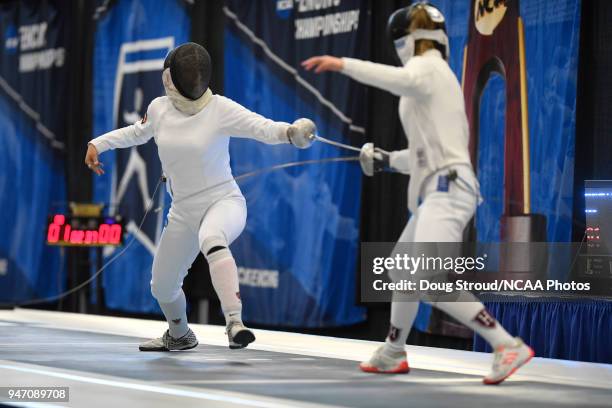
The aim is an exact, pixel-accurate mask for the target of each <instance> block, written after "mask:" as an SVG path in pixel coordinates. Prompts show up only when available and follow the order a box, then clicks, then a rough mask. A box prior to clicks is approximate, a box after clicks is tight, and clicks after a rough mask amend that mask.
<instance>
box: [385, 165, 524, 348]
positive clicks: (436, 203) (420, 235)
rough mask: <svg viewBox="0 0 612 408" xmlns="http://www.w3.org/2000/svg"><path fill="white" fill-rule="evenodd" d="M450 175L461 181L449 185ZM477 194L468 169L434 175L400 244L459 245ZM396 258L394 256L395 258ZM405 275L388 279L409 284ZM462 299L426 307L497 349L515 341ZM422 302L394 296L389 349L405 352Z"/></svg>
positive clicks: (464, 295) (470, 299)
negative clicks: (473, 331) (454, 243)
mask: <svg viewBox="0 0 612 408" xmlns="http://www.w3.org/2000/svg"><path fill="white" fill-rule="evenodd" d="M451 169H453V170H455V171H456V172H457V177H458V179H456V180H449V179H445V178H446V177H447V175H448V174H449V171H450V170H451ZM478 191H479V188H478V181H477V180H476V177H475V176H474V173H473V171H472V169H471V168H470V167H469V166H467V165H458V166H451V167H449V168H448V169H445V170H439V171H438V172H436V173H433V174H432V175H431V176H429V177H428V178H427V180H425V182H424V183H423V186H422V188H421V205H420V206H419V207H418V209H417V211H416V212H415V213H414V214H413V215H412V216H411V217H410V220H409V221H408V224H407V225H406V227H405V228H404V231H403V232H402V234H401V236H400V238H399V242H416V243H418V242H424V243H425V242H431V243H433V242H461V241H462V240H463V230H464V229H465V227H466V225H467V224H468V222H469V221H470V219H471V218H472V217H473V216H474V213H475V212H476V207H477V205H478V201H479V198H480V196H479V193H478ZM399 250H400V251H401V249H399ZM395 253H396V250H394V253H393V255H392V256H394V255H395ZM415 255H416V256H419V255H420V254H415ZM404 273H407V272H406V271H404V270H401V271H398V270H391V271H390V273H389V275H390V277H391V278H392V279H393V280H394V281H399V280H401V279H405V278H407V279H410V277H406V276H404V275H403V274H404ZM408 273H409V272H408ZM458 295H459V296H458V298H457V299H456V301H454V302H444V301H440V302H428V303H431V305H432V306H434V307H436V308H438V309H440V310H442V311H444V312H445V313H447V314H449V315H450V316H452V317H454V318H455V319H457V320H458V321H460V322H461V323H463V324H464V325H466V326H468V327H469V328H471V329H472V330H475V331H476V332H478V334H480V335H481V336H482V337H483V338H485V340H487V341H488V342H489V343H490V344H491V345H492V346H493V347H496V346H497V345H498V344H501V343H504V342H505V343H508V342H511V341H513V340H512V337H511V336H510V335H509V334H508V333H507V332H506V331H505V330H504V329H503V327H502V326H501V325H500V324H498V323H497V322H496V321H495V319H493V318H492V317H491V316H490V315H489V314H488V312H487V311H486V309H485V307H484V305H483V304H482V303H481V302H480V301H479V300H478V299H477V298H476V297H475V296H474V295H473V294H472V293H470V292H467V291H464V292H460V293H458ZM418 297H419V296H418V293H403V292H395V293H394V294H393V302H392V305H391V329H390V331H389V333H390V335H389V336H388V337H387V343H388V344H390V345H392V346H394V347H401V348H402V350H403V347H404V344H405V342H406V338H407V337H408V332H409V331H410V328H411V327H412V324H413V322H414V319H415V317H416V314H417V309H418V301H419V299H418Z"/></svg>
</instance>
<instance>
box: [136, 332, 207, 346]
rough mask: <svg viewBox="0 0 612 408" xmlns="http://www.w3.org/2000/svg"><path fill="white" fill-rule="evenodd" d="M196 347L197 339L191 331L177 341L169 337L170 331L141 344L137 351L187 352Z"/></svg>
mask: <svg viewBox="0 0 612 408" xmlns="http://www.w3.org/2000/svg"><path fill="white" fill-rule="evenodd" d="M197 345H198V339H197V338H196V336H195V333H194V332H193V331H191V329H189V331H187V333H185V335H184V336H183V337H180V338H178V339H175V338H174V337H172V336H170V331H169V330H166V332H165V333H164V335H163V336H161V337H158V338H156V339H152V340H148V341H145V342H144V343H141V344H140V346H138V349H139V350H140V351H175V350H189V349H192V348H194V347H196V346H197Z"/></svg>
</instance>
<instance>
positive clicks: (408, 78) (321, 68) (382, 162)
mask: <svg viewBox="0 0 612 408" xmlns="http://www.w3.org/2000/svg"><path fill="white" fill-rule="evenodd" d="M388 33H389V36H390V40H391V41H393V45H394V47H395V50H396V54H397V57H398V59H399V60H400V62H401V66H389V65H383V64H377V63H373V62H368V61H361V60H357V59H352V58H336V57H332V56H318V57H312V58H310V59H308V60H306V61H304V62H303V63H302V65H303V67H304V68H305V69H307V70H311V69H314V70H315V72H317V73H319V72H325V71H336V72H340V73H342V74H344V75H347V76H349V77H351V78H353V79H354V80H356V81H359V82H361V83H364V84H366V85H370V86H374V87H377V88H380V89H383V90H386V91H388V92H390V93H392V94H394V95H397V96H399V97H400V101H399V119H400V121H401V123H402V126H403V128H404V132H405V134H406V137H407V139H408V146H409V148H408V149H405V150H401V151H394V152H386V151H384V150H382V149H379V148H376V147H374V146H373V145H372V144H371V143H367V144H365V145H364V146H363V148H362V151H361V155H360V161H361V165H362V168H363V170H364V173H365V174H366V175H369V176H370V175H372V174H373V173H374V172H376V171H381V170H384V169H386V168H391V169H393V170H395V171H398V172H401V173H405V174H410V182H409V187H408V206H409V209H410V212H411V214H412V215H411V217H410V219H409V221H408V224H407V225H406V227H405V228H404V231H403V232H402V234H401V236H400V238H399V242H461V240H462V237H463V231H464V229H465V227H466V225H467V224H468V222H469V221H470V219H471V218H472V217H473V216H474V213H475V211H476V207H477V205H478V203H479V199H480V194H479V185H478V181H477V179H476V177H475V175H474V171H473V169H472V165H471V161H470V156H469V152H468V142H469V128H468V123H467V118H466V114H465V106H464V99H463V93H462V90H461V86H460V84H459V82H458V81H457V78H456V77H455V75H454V73H453V72H452V70H451V69H450V67H449V65H448V63H447V58H448V38H447V36H446V25H445V20H444V16H443V15H442V13H441V12H440V11H439V10H438V9H437V8H435V7H434V6H432V5H431V4H429V3H426V2H416V3H414V4H413V5H411V6H409V7H406V8H402V9H400V10H397V11H396V12H395V13H394V14H393V15H392V16H391V17H390V19H389V26H388ZM394 278H396V279H397V278H401V276H395V277H394ZM460 296H461V297H462V300H463V301H462V302H436V303H433V306H435V307H437V308H439V309H441V310H443V311H444V312H446V313H448V314H449V315H451V316H452V317H454V318H455V319H457V320H459V321H460V322H461V323H463V324H465V325H466V326H468V327H470V328H472V329H473V330H475V331H476V332H478V334H480V335H481V336H482V337H483V338H484V339H486V340H487V341H488V342H489V343H490V344H491V345H492V347H493V349H494V350H495V353H494V362H493V366H492V369H491V371H490V373H489V374H488V375H487V376H486V377H485V378H484V382H485V383H486V384H497V383H500V382H502V381H503V380H504V379H506V378H507V377H508V376H509V375H511V374H512V373H513V372H514V371H515V370H516V369H517V368H519V367H520V366H521V365H523V364H525V363H526V362H527V361H528V360H529V359H530V358H531V357H532V356H533V351H532V350H531V348H529V347H528V346H527V345H525V344H524V343H523V342H522V341H521V340H520V339H519V338H513V337H512V336H510V335H509V334H508V333H507V332H506V330H504V328H503V327H502V326H501V325H500V324H499V322H497V321H496V320H495V319H494V318H493V317H492V316H491V315H490V314H489V313H488V312H487V310H486V308H485V307H484V306H483V304H482V303H481V302H479V301H478V299H476V298H475V297H474V296H473V295H472V294H471V293H469V292H465V293H461V294H460ZM401 298H402V293H395V294H394V298H393V299H394V301H393V302H392V306H391V322H390V329H389V335H388V336H387V338H386V342H385V344H384V345H382V346H381V347H380V348H379V349H378V350H377V351H376V352H375V353H374V355H373V356H372V358H371V359H370V360H369V361H366V362H364V363H362V364H361V369H362V370H364V371H368V372H377V373H381V372H382V373H402V372H408V370H409V367H408V362H407V360H406V353H405V343H406V339H407V337H408V333H409V331H410V329H411V327H412V325H413V322H414V319H415V317H416V313H417V309H418V302H416V301H405V300H404V301H400V299H401Z"/></svg>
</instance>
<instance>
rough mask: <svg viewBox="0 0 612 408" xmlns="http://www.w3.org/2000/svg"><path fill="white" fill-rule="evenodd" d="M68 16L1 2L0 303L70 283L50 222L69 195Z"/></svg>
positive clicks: (52, 7)
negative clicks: (63, 100)
mask: <svg viewBox="0 0 612 408" xmlns="http://www.w3.org/2000/svg"><path fill="white" fill-rule="evenodd" d="M58 7H59V8H58ZM65 15H66V13H65V12H64V10H62V5H61V4H57V5H56V4H46V2H40V3H35V2H27V3H25V2H17V1H15V2H9V3H7V4H3V6H2V7H0V44H1V45H0V47H1V48H0V209H1V211H0V303H19V302H22V301H25V300H31V299H34V298H41V297H49V296H54V295H56V294H58V293H59V292H61V291H62V290H63V289H64V281H65V273H64V272H65V264H64V262H63V261H64V257H63V252H61V250H60V249H58V248H51V247H47V246H45V226H46V222H47V215H48V214H49V213H50V212H51V211H53V210H57V211H64V210H65V209H64V207H63V206H64V202H65V200H66V188H65V178H64V174H65V173H64V158H63V150H64V143H63V142H64V140H63V134H64V129H65V125H64V118H65V117H66V113H65V112H64V110H63V106H62V104H58V103H57V98H58V95H60V91H61V90H62V89H66V88H67V86H68V84H67V81H66V75H67V72H66V64H65V60H66V55H65V49H66V45H65V44H66V38H68V36H69V31H68V30H69V26H68V24H66V21H65V18H64V16H65ZM41 84H44V86H41Z"/></svg>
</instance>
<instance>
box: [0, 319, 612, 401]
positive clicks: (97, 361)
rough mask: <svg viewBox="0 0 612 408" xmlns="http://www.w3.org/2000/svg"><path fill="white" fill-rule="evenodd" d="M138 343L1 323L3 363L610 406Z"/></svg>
mask: <svg viewBox="0 0 612 408" xmlns="http://www.w3.org/2000/svg"><path fill="white" fill-rule="evenodd" d="M0 324H1V321H0ZM140 340H142V339H137V338H133V337H122V336H114V335H106V334H96V333H88V332H77V331H68V330H58V329H53V328H48V327H37V326H36V325H29V324H21V323H19V324H17V325H14V326H7V327H1V326H0V360H8V361H12V362H19V363H27V364H35V365H37V366H42V367H46V368H47V369H48V368H56V369H69V370H76V371H79V372H86V373H94V374H104V375H109V376H113V377H117V378H119V379H130V380H141V381H151V382H153V381H155V382H161V383H164V384H169V385H175V386H185V387H190V388H193V389H198V388H207V389H211V388H214V389H215V390H225V391H237V392H240V393H247V394H252V395H257V396H268V397H277V398H283V399H286V400H290V401H295V402H312V403H318V404H324V405H334V406H344V407H364V408H365V407H396V406H398V407H399V406H411V407H451V406H452V407H481V406H496V407H513V408H517V407H549V406H572V407H575V406H581V407H595V406H601V407H603V406H606V407H612V391H611V390H604V389H600V388H586V387H572V386H566V385H563V386H560V385H556V384H549V383H544V382H542V383H538V382H520V381H511V382H507V383H504V384H502V385H500V386H484V385H482V384H481V383H480V381H479V380H480V378H479V377H474V376H469V375H465V374H452V373H450V374H449V373H448V372H438V371H435V367H432V370H412V371H411V373H410V374H409V375H402V376H384V375H383V376H381V375H373V374H365V373H361V372H360V371H358V369H357V365H356V363H355V362H351V361H346V360H337V359H330V358H318V357H307V356H302V355H291V354H285V353H274V352H267V351H256V350H249V349H245V350H229V349H228V348H224V347H215V346H208V345H200V346H199V347H197V348H196V349H194V350H191V351H186V352H174V353H142V352H139V351H138V348H137V346H138V342H139V341H140ZM2 382H3V380H2V377H0V386H2ZM107 398H108V403H107V406H109V407H120V406H124V405H123V404H122V399H121V392H117V393H110V394H109V395H108V396H107ZM179 400H180V397H176V402H177V404H176V406H177V407H181V405H180V401H179Z"/></svg>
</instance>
